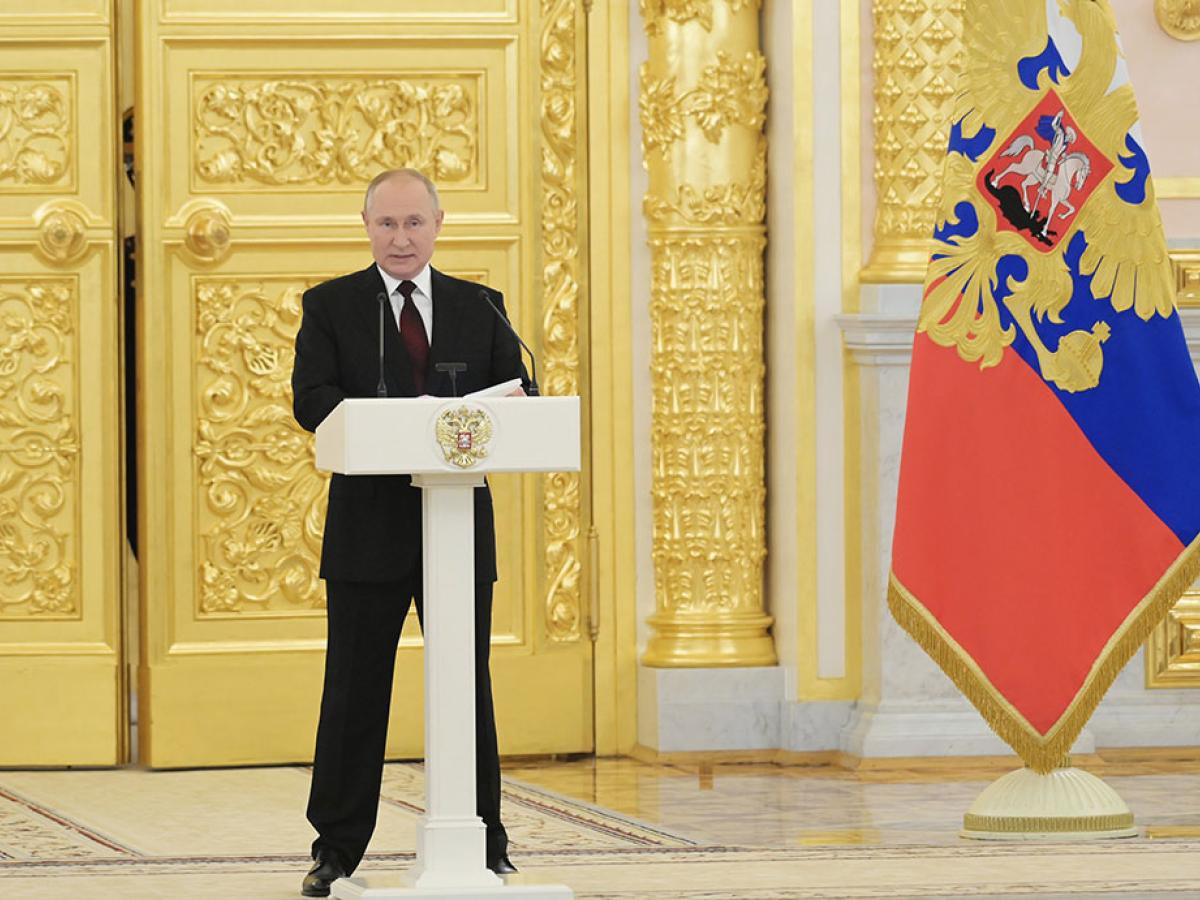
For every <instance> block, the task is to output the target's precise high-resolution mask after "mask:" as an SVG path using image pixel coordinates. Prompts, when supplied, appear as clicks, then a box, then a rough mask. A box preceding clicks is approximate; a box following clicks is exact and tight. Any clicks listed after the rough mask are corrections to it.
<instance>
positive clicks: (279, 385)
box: [193, 276, 327, 617]
mask: <svg viewBox="0 0 1200 900" xmlns="http://www.w3.org/2000/svg"><path fill="white" fill-rule="evenodd" d="M320 280H321V279H319V278H313V279H311V280H309V281H301V280H298V279H283V278H261V279H255V278H253V277H250V276H243V277H238V278H217V277H201V278H196V279H194V281H193V285H194V297H195V301H194V302H195V311H196V312H195V315H196V319H195V323H196V327H195V378H196V390H197V394H196V396H197V404H198V410H197V421H196V436H195V444H194V448H193V453H194V456H195V462H196V470H195V472H196V474H195V477H196V500H197V513H196V520H197V528H196V531H195V535H196V548H195V552H196V558H197V559H198V560H199V564H198V567H197V568H198V571H197V577H198V586H197V587H198V589H197V592H196V595H197V597H198V598H199V601H198V604H199V609H198V614H199V615H200V616H203V617H209V616H214V615H217V616H219V615H227V614H234V615H244V614H247V613H250V614H253V613H259V614H268V615H272V616H295V615H297V614H303V613H304V612H305V611H313V610H318V609H320V608H321V607H323V606H324V602H325V600H324V596H325V595H324V589H323V587H322V585H321V582H320V580H319V578H318V575H317V573H318V570H319V567H320V563H319V561H320V553H321V530H322V525H323V523H324V521H325V493H326V482H327V476H325V475H323V474H321V473H319V472H317V470H316V469H315V468H314V467H313V448H312V436H311V435H309V434H307V433H305V432H304V431H303V430H301V428H300V426H299V425H297V424H296V422H295V421H294V419H293V418H292V395H291V382H290V379H291V372H292V361H293V359H294V356H295V350H294V349H293V348H294V345H295V340H296V331H297V329H298V328H299V327H300V298H301V295H302V294H303V292H304V291H305V290H306V289H307V288H308V287H310V286H311V285H313V284H316V283H317V282H318V281H320Z"/></svg>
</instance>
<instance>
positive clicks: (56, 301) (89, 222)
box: [0, 0, 125, 766]
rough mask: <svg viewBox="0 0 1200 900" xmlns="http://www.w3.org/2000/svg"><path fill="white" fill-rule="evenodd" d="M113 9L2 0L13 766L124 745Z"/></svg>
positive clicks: (0, 616) (9, 752)
mask: <svg viewBox="0 0 1200 900" xmlns="http://www.w3.org/2000/svg"><path fill="white" fill-rule="evenodd" d="M113 34H114V27H113V16H112V11H111V7H110V4H109V3H108V2H107V0H45V2H43V3H38V4H11V3H10V4H4V5H3V6H0V685H2V686H3V687H2V689H0V722H3V723H4V724H3V726H2V731H3V735H4V737H3V740H0V765H4V766H9V765H71V764H75V765H105V764H109V765H111V764H114V763H117V762H119V761H121V760H122V759H123V758H124V754H125V741H124V739H123V735H124V732H125V728H124V722H125V718H124V717H125V708H124V705H123V703H122V701H121V696H122V693H121V692H122V687H123V684H122V680H123V679H122V675H121V672H122V661H121V646H120V638H121V630H120V615H121V609H120V597H121V590H120V586H121V575H120V559H121V549H122V548H121V539H122V533H123V532H122V529H121V528H120V525H119V523H120V521H121V494H120V466H119V463H120V437H119V430H118V427H119V422H120V411H119V406H118V404H119V394H118V384H119V366H118V314H117V298H116V288H117V262H116V249H115V247H116V245H115V236H116V203H115V199H114V196H115V190H116V184H117V161H116V155H115V154H116V148H117V147H118V146H119V138H118V133H117V127H116V124H115V100H114V99H113V96H114V94H113V91H114V81H115V79H114V68H115V66H114V62H113V60H114V51H113V40H112V38H113Z"/></svg>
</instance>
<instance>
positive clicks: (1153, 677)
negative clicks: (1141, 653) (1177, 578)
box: [1146, 590, 1200, 688]
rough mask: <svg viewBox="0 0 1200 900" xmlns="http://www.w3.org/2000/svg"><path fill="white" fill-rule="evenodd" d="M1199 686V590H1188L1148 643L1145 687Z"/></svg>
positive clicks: (1155, 630)
mask: <svg viewBox="0 0 1200 900" xmlns="http://www.w3.org/2000/svg"><path fill="white" fill-rule="evenodd" d="M1197 685H1200V591H1196V590H1191V591H1188V592H1187V593H1185V594H1184V595H1183V596H1182V597H1181V598H1180V600H1179V602H1178V603H1176V604H1175V606H1174V607H1173V608H1172V609H1171V611H1170V612H1169V613H1167V617H1166V619H1164V620H1163V622H1162V624H1161V625H1159V626H1158V628H1156V629H1154V632H1153V633H1152V634H1151V635H1150V640H1149V641H1147V643H1146V687H1148V688H1184V687H1189V688H1194V687H1196V686H1197Z"/></svg>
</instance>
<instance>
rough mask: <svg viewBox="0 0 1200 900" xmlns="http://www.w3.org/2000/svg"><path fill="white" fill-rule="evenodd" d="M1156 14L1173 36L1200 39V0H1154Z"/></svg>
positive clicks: (1187, 39) (1192, 39)
mask: <svg viewBox="0 0 1200 900" xmlns="http://www.w3.org/2000/svg"><path fill="white" fill-rule="evenodd" d="M1154 15H1155V16H1156V17H1157V18H1158V24H1159V25H1161V26H1162V30H1163V31H1165V32H1166V33H1167V34H1169V35H1170V36H1171V37H1173V38H1178V39H1179V40H1181V41H1195V40H1200V0H1154Z"/></svg>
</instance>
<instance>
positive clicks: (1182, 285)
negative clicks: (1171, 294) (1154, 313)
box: [1171, 250, 1200, 307]
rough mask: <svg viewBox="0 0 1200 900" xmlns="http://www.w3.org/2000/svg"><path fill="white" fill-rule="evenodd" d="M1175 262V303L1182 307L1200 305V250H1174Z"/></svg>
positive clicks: (1173, 258)
mask: <svg viewBox="0 0 1200 900" xmlns="http://www.w3.org/2000/svg"><path fill="white" fill-rule="evenodd" d="M1171 261H1172V262H1173V263H1174V264H1175V286H1176V288H1177V290H1178V292H1179V293H1178V294H1177V296H1176V299H1175V303H1176V305H1177V306H1180V307H1197V306H1200V250H1172V251H1171Z"/></svg>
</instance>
